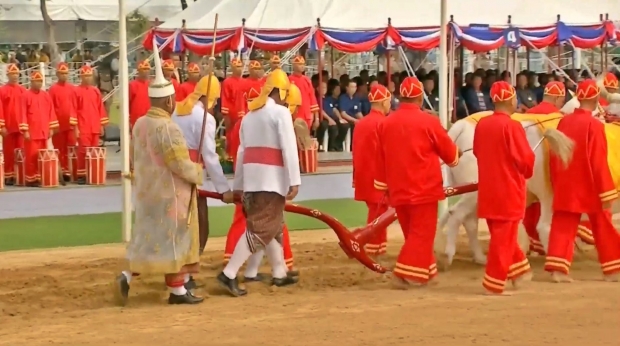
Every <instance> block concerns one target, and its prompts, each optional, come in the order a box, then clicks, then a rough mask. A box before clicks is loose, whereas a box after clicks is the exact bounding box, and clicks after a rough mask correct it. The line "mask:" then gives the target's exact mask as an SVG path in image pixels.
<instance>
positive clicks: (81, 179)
mask: <svg viewBox="0 0 620 346" xmlns="http://www.w3.org/2000/svg"><path fill="white" fill-rule="evenodd" d="M76 183H77V184H78V185H86V178H85V177H82V178H78V179H77V181H76Z"/></svg>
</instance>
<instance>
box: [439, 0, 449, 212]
mask: <svg viewBox="0 0 620 346" xmlns="http://www.w3.org/2000/svg"><path fill="white" fill-rule="evenodd" d="M440 13H441V18H440V21H439V59H440V60H439V100H440V102H439V120H440V121H441V125H442V126H443V128H444V129H446V131H447V130H448V123H449V121H448V102H449V90H448V88H449V85H448V73H449V70H448V68H449V66H448V30H447V29H448V1H447V0H441V10H440ZM442 173H443V174H442V175H443V181H444V182H445V181H447V180H448V174H449V170H448V166H447V165H442ZM447 211H448V200H447V199H445V200H443V201H441V202H439V214H440V215H441V214H443V213H444V212H447Z"/></svg>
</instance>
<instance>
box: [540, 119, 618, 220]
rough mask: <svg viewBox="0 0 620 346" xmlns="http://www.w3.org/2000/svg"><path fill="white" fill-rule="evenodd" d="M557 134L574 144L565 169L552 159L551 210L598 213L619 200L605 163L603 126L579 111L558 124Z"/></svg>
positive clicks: (605, 141)
mask: <svg viewBox="0 0 620 346" xmlns="http://www.w3.org/2000/svg"><path fill="white" fill-rule="evenodd" d="M613 126H615V125H613ZM558 130H560V131H562V132H563V133H564V134H565V135H567V136H568V137H570V138H571V139H572V140H573V141H575V149H574V152H573V159H572V160H571V162H570V163H569V164H568V167H567V168H564V167H563V166H562V163H561V162H559V160H558V159H557V158H556V157H554V156H552V157H551V160H550V167H551V169H550V171H551V176H552V177H553V178H552V183H553V193H554V195H553V210H561V211H568V212H574V213H590V212H596V211H601V210H602V202H606V201H611V200H614V199H616V198H618V193H617V192H616V187H615V186H614V183H613V180H612V177H611V173H610V171H609V165H608V163H607V138H606V137H605V125H603V123H601V122H600V121H599V120H597V119H595V118H593V117H592V112H590V111H586V110H583V109H579V108H578V109H576V110H575V112H574V113H572V114H569V115H566V116H564V117H563V118H562V119H561V120H560V123H559V124H558Z"/></svg>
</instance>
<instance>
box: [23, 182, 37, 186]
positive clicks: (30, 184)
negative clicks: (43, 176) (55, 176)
mask: <svg viewBox="0 0 620 346" xmlns="http://www.w3.org/2000/svg"><path fill="white" fill-rule="evenodd" d="M26 187H41V183H39V182H34V183H26Z"/></svg>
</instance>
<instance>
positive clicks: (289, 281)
mask: <svg viewBox="0 0 620 346" xmlns="http://www.w3.org/2000/svg"><path fill="white" fill-rule="evenodd" d="M298 281H299V277H297V276H289V275H287V276H285V277H283V278H281V279H278V278H273V279H271V284H272V285H274V286H278V287H284V286H289V285H294V284H296V283H297V282H298Z"/></svg>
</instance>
